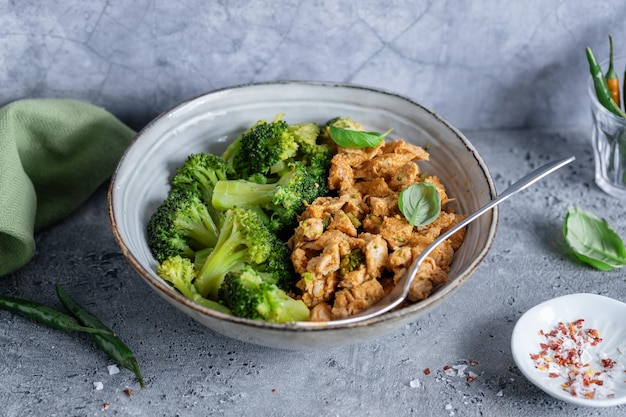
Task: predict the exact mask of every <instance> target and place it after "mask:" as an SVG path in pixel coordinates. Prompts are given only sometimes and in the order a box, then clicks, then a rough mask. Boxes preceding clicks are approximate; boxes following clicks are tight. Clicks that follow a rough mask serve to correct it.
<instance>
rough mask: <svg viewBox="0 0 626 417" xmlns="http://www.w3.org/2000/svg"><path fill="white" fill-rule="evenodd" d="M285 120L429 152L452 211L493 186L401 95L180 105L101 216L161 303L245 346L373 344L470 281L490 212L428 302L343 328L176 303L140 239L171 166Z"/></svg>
mask: <svg viewBox="0 0 626 417" xmlns="http://www.w3.org/2000/svg"><path fill="white" fill-rule="evenodd" d="M277 113H284V114H285V120H286V121H287V122H288V123H298V122H303V121H314V122H318V123H325V122H326V121H327V120H329V119H331V118H333V117H336V116H339V115H342V116H347V117H351V118H353V119H354V120H357V121H358V122H360V123H361V124H362V125H363V126H364V127H365V128H366V129H367V130H377V131H380V132H383V131H386V130H387V129H389V128H390V127H391V128H393V132H392V134H391V135H390V136H389V138H390V139H394V138H403V139H405V140H407V141H409V142H413V143H416V144H418V145H422V146H424V145H429V153H430V155H431V160H430V161H429V162H427V163H422V164H420V166H421V167H422V168H423V170H425V171H427V172H429V173H433V174H436V175H438V176H439V177H440V178H441V180H442V182H443V183H444V184H445V186H446V187H447V191H448V195H449V196H451V197H454V198H456V201H455V203H454V204H455V205H456V207H455V208H456V210H457V212H459V213H470V212H472V211H474V210H476V209H478V208H479V207H481V206H482V205H484V204H485V203H487V202H488V201H489V200H491V199H492V198H493V197H495V195H496V193H495V187H494V184H493V181H492V179H491V176H490V174H489V172H488V170H487V167H486V166H485V163H484V162H483V160H482V158H481V157H480V155H479V154H478V152H477V151H476V149H475V148H474V147H473V146H472V144H471V143H470V142H469V141H468V140H467V139H466V138H465V137H464V136H463V134H461V133H460V132H459V131H458V130H456V129H455V128H454V127H452V126H451V125H450V124H449V123H447V122H446V121H445V120H443V119H442V118H440V117H439V116H437V115H436V114H434V113H433V112H432V111H430V110H428V109H426V108H425V107H423V106H421V105H419V104H417V103H415V102H414V101H411V100H410V99H408V98H406V97H402V96H400V95H397V94H394V93H390V92H386V91H381V90H377V89H373V88H369V87H363V86H356V85H349V84H336V83H321V82H279V83H264V84H253V85H244V86H238V87H233V88H226V89H223V90H219V91H215V92H211V93H208V94H205V95H202V96H199V97H196V98H193V99H190V100H187V101H185V102H183V103H181V104H179V105H177V106H176V107H174V108H173V109H171V110H169V111H167V112H165V113H163V114H162V115H160V116H159V117H158V118H156V119H155V120H154V121H152V122H151V123H150V124H149V125H147V126H146V127H145V128H144V129H143V130H142V131H141V132H139V133H138V134H137V136H136V137H135V138H134V140H133V141H132V143H131V144H130V146H129V147H128V149H127V150H126V152H125V153H124V155H123V156H122V158H121V160H120V163H119V165H118V167H117V169H116V171H115V173H114V175H113V178H112V182H111V186H110V190H109V215H110V220H111V225H112V229H113V234H114V236H115V238H116V240H117V242H118V244H119V245H120V247H121V249H122V252H123V254H124V256H126V258H127V259H128V260H129V261H130V263H131V264H132V265H133V267H134V268H135V269H136V270H137V271H138V272H139V274H140V275H141V277H142V278H143V279H144V280H145V281H146V282H147V283H148V284H149V285H150V287H152V288H153V289H154V290H155V291H156V292H157V293H158V294H159V295H161V296H162V297H163V298H164V299H165V300H167V301H168V302H169V303H171V304H172V305H174V306H175V307H176V308H178V309H180V310H181V311H183V312H184V313H186V314H188V315H189V316H191V317H192V318H194V319H196V320H198V321H199V322H200V323H202V324H204V325H206V326H207V327H209V328H210V329H212V330H214V331H216V332H218V333H221V334H223V335H226V336H229V337H232V338H235V339H239V340H242V341H245V342H250V343H256V344H259V345H264V346H270V347H276V348H284V349H316V348H323V347H328V346H337V345H344V344H352V343H357V342H360V341H364V340H368V339H373V338H376V337H380V336H382V335H384V334H387V333H390V332H392V331H394V330H395V329H398V328H399V327H401V326H403V325H404V324H406V323H409V322H412V321H414V320H416V319H417V318H418V317H420V316H421V315H422V314H424V313H426V312H427V311H429V310H431V309H432V308H433V307H435V306H437V305H439V304H440V303H442V302H443V301H444V300H446V298H448V297H449V296H450V295H451V294H452V293H453V292H454V291H456V289H457V288H458V287H459V286H460V285H461V284H462V283H463V282H465V280H466V279H467V278H468V277H469V276H470V274H471V273H472V272H473V271H474V270H475V269H476V267H477V266H478V265H479V263H480V262H481V261H482V259H483V258H484V257H485V256H486V254H487V252H488V250H489V248H490V247H491V244H492V242H493V240H494V238H495V234H496V228H497V219H498V211H497V208H496V209H494V210H493V211H492V212H490V213H487V214H485V215H484V216H482V217H481V218H480V219H478V220H477V221H475V222H474V223H472V224H471V225H470V226H468V230H467V234H466V237H465V241H464V243H463V245H462V247H461V248H460V249H459V250H458V252H457V253H456V255H455V258H454V262H453V264H452V266H451V271H450V274H449V279H448V282H447V283H446V284H445V285H443V286H441V287H440V288H438V289H437V291H436V292H434V293H433V294H432V295H431V296H430V298H428V299H427V300H425V301H422V302H419V303H416V304H413V305H411V306H409V307H405V308H402V309H399V310H397V311H394V312H391V313H387V314H385V315H383V316H381V317H378V318H375V319H371V320H369V321H365V322H362V323H358V324H353V325H349V326H337V327H332V328H325V327H324V326H321V325H320V324H319V323H309V322H299V323H289V324H274V323H265V322H259V321H253V320H247V319H241V318H237V317H233V316H229V315H225V314H221V313H219V312H216V311H212V310H208V309H206V308H204V307H202V306H200V305H197V304H195V303H194V302H192V301H190V300H188V299H186V298H184V297H182V296H181V295H180V294H178V293H177V292H176V291H174V290H173V289H172V288H170V286H169V285H167V283H165V282H164V281H163V280H161V279H160V278H159V277H158V276H157V275H156V273H155V268H156V262H155V260H154V259H153V257H152V255H151V254H150V250H149V248H148V245H147V239H146V225H147V222H148V219H149V218H150V216H151V215H152V213H153V212H154V210H155V209H156V207H157V206H158V204H159V203H160V202H161V201H163V199H164V198H165V196H166V195H167V192H168V190H169V180H170V178H171V176H172V175H173V173H174V172H175V169H176V167H178V166H180V165H181V164H182V163H183V162H184V160H185V159H186V157H187V156H188V155H189V154H191V153H193V152H203V151H206V152H212V153H217V154H220V153H221V152H222V151H223V150H224V149H225V147H226V144H227V143H229V142H230V141H232V140H233V139H234V138H235V137H237V136H238V135H239V134H240V133H241V132H242V131H243V130H244V129H246V128H247V127H249V126H251V125H252V124H253V123H255V122H256V121H257V120H259V119H270V120H271V119H273V118H274V116H275V115H276V114H277Z"/></svg>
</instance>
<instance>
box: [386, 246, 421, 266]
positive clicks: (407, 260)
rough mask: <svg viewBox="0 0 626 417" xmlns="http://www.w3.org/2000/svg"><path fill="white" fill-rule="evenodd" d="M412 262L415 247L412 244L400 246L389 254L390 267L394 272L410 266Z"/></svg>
mask: <svg viewBox="0 0 626 417" xmlns="http://www.w3.org/2000/svg"><path fill="white" fill-rule="evenodd" d="M420 252H421V251H420ZM411 262H413V249H412V248H411V247H410V246H403V247H400V248H398V249H396V250H394V251H393V252H391V253H390V254H389V267H390V268H391V270H392V271H394V272H395V271H397V270H400V269H404V268H408V267H409V265H411Z"/></svg>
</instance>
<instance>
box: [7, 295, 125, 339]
mask: <svg viewBox="0 0 626 417" xmlns="http://www.w3.org/2000/svg"><path fill="white" fill-rule="evenodd" d="M0 309H3V310H7V311H12V312H14V313H18V314H21V315H22V316H25V317H28V318H30V319H32V320H35V321H37V322H39V323H41V324H44V325H46V326H48V327H50V328H52V329H56V330H64V331H66V332H72V331H74V332H84V333H92V334H101V335H108V336H111V335H113V332H112V331H110V330H106V329H94V328H93V327H86V326H81V325H80V323H79V322H78V321H77V320H76V319H75V318H74V317H72V316H70V315H67V314H65V313H63V312H61V311H58V310H56V309H54V308H52V307H48V306H46V305H43V304H40V303H37V302H35V301H30V300H24V299H22V298H15V297H5V296H0Z"/></svg>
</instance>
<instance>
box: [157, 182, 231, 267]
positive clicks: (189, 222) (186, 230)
mask: <svg viewBox="0 0 626 417" xmlns="http://www.w3.org/2000/svg"><path fill="white" fill-rule="evenodd" d="M217 239H218V229H217V226H216V225H215V222H214V221H213V218H212V217H211V215H210V214H209V210H208V208H207V206H206V205H205V204H204V203H203V202H202V200H201V199H200V197H199V196H198V195H197V194H195V193H193V192H190V191H182V190H173V191H171V192H170V193H169V195H168V196H167V198H166V199H165V200H164V201H163V202H162V203H161V204H160V205H159V207H158V208H157V210H156V211H155V213H154V214H153V215H152V217H151V218H150V220H149V221H148V246H149V248H150V251H151V252H152V255H153V256H154V258H155V259H156V260H157V262H163V261H164V260H165V259H167V258H169V257H171V256H175V255H182V256H185V257H189V258H192V257H193V256H194V255H195V252H196V251H197V250H199V249H202V248H206V247H213V246H215V244H216V242H217Z"/></svg>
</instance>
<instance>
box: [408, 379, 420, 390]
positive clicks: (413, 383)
mask: <svg viewBox="0 0 626 417" xmlns="http://www.w3.org/2000/svg"><path fill="white" fill-rule="evenodd" d="M409 386H410V387H411V388H419V387H421V386H422V382H421V381H420V380H419V379H417V378H415V379H414V380H412V381H411V382H409Z"/></svg>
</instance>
